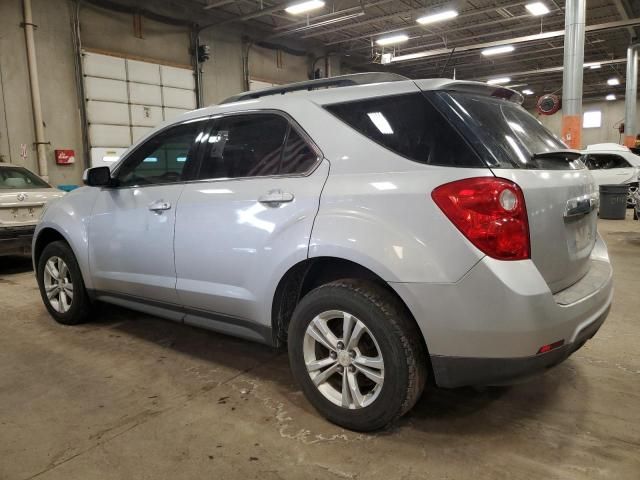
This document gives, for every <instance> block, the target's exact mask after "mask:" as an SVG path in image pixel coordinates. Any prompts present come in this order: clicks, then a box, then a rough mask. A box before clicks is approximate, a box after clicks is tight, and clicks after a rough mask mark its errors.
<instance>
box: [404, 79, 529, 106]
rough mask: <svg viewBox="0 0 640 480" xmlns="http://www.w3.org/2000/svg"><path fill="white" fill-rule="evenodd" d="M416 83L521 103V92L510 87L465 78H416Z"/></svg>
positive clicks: (438, 88)
mask: <svg viewBox="0 0 640 480" xmlns="http://www.w3.org/2000/svg"><path fill="white" fill-rule="evenodd" d="M415 83H416V85H417V86H418V87H419V88H420V89H421V90H425V91H428V90H444V91H447V92H460V93H471V94H474V95H483V96H487V97H495V98H502V99H504V100H508V101H510V102H513V103H517V104H518V105H522V102H523V101H524V97H523V96H522V94H521V93H519V92H516V91H515V90H512V89H510V88H505V87H500V86H496V85H489V84H487V83H482V82H471V81H466V80H451V79H445V78H443V79H437V80H416V82H415Z"/></svg>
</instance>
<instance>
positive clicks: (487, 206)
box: [431, 177, 530, 260]
mask: <svg viewBox="0 0 640 480" xmlns="http://www.w3.org/2000/svg"><path fill="white" fill-rule="evenodd" d="M431 197H432V198H433V200H434V201H435V202H436V204H437V205H438V207H440V209H441V210H442V211H443V212H444V214H445V215H446V216H447V218H448V219H449V220H451V222H452V223H453V224H454V225H455V226H456V227H457V228H458V230H460V231H461V232H462V233H463V234H464V236H465V237H467V238H468V239H469V241H470V242H471V243H473V244H474V245H475V246H476V247H478V248H479V249H480V250H482V251H483V252H484V253H486V254H487V255H489V256H490V257H493V258H497V259H499V260H525V259H527V258H529V257H530V244H529V222H528V220H527V209H526V207H525V204H524V195H523V194H522V190H520V187H518V185H516V184H515V183H513V182H511V181H509V180H505V179H504V178H495V177H477V178H465V179H464V180H458V181H455V182H451V183H446V184H444V185H441V186H439V187H438V188H436V189H435V190H434V191H433V192H431Z"/></svg>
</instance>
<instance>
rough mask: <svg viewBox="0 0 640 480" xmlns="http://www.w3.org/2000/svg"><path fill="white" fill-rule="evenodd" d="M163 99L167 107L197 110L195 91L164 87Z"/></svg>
mask: <svg viewBox="0 0 640 480" xmlns="http://www.w3.org/2000/svg"><path fill="white" fill-rule="evenodd" d="M162 97H163V99H164V105H165V107H173V108H186V109H189V110H193V109H194V108H196V92H194V91H193V90H183V89H181V88H171V87H162Z"/></svg>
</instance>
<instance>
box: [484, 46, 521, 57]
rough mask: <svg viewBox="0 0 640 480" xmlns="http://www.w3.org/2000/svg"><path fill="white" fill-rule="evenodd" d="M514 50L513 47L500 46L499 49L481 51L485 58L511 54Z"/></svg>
mask: <svg viewBox="0 0 640 480" xmlns="http://www.w3.org/2000/svg"><path fill="white" fill-rule="evenodd" d="M514 50H515V47H514V46H513V45H501V46H499V47H491V48H485V49H484V50H482V55H484V56H485V57H489V56H491V55H499V54H501V53H509V52H513V51H514Z"/></svg>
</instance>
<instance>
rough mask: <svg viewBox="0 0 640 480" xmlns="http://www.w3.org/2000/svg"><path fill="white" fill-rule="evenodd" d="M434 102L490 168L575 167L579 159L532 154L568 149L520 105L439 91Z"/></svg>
mask: <svg viewBox="0 0 640 480" xmlns="http://www.w3.org/2000/svg"><path fill="white" fill-rule="evenodd" d="M434 102H435V103H436V104H437V105H438V106H439V107H440V108H441V109H442V111H443V112H444V113H445V115H447V117H448V118H449V119H450V120H451V121H452V122H453V123H454V124H455V125H456V126H457V127H458V128H459V129H460V130H461V131H462V132H464V135H465V137H466V138H467V140H469V141H470V142H471V144H472V145H473V146H474V148H475V149H476V151H477V152H478V153H479V154H480V155H481V157H482V159H483V160H484V161H485V162H486V163H487V165H488V166H490V167H491V168H526V169H543V170H576V169H581V168H584V164H583V163H582V161H581V160H579V159H578V160H574V159H570V158H567V157H566V156H565V155H562V154H558V155H557V156H553V155H545V158H534V154H539V153H548V152H553V151H555V150H562V149H567V146H566V145H565V144H564V143H563V142H562V141H561V140H560V139H559V138H558V137H556V136H555V135H553V134H552V133H551V132H550V131H549V130H547V129H546V128H545V127H544V126H543V125H542V124H541V123H540V122H539V121H538V120H536V118H535V117H533V116H532V115H531V114H529V113H528V112H527V111H526V110H525V109H524V108H522V107H521V106H519V105H517V104H515V103H513V102H509V101H506V100H501V99H498V98H493V97H485V96H480V95H474V94H468V93H456V92H454V93H448V92H438V93H437V94H435V95H434Z"/></svg>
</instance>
